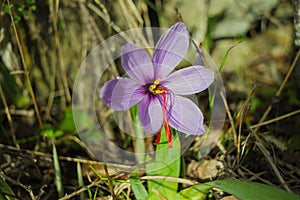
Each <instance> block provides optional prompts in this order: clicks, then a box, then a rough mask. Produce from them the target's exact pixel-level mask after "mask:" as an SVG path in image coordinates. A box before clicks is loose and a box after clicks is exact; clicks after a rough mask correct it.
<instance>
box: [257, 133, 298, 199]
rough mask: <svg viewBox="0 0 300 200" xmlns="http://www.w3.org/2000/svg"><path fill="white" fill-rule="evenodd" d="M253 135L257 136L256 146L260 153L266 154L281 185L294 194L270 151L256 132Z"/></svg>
mask: <svg viewBox="0 0 300 200" xmlns="http://www.w3.org/2000/svg"><path fill="white" fill-rule="evenodd" d="M252 134H253V135H254V136H255V138H256V142H255V144H256V145H257V146H258V148H259V149H260V151H261V152H262V153H263V154H264V156H265V157H266V159H267V161H268V162H269V164H270V166H271V168H272V169H273V171H274V173H275V175H276V176H277V178H278V180H279V182H280V183H281V185H282V186H283V187H284V189H285V190H286V191H288V192H290V193H292V191H291V189H290V188H289V186H288V185H287V183H286V182H285V180H284V179H283V177H282V176H281V174H280V172H279V170H278V169H277V167H276V164H275V163H274V161H273V159H272V157H271V155H270V153H269V151H268V150H267V149H266V148H265V147H264V145H263V144H262V141H261V140H260V138H259V137H258V135H257V134H256V133H255V132H252Z"/></svg>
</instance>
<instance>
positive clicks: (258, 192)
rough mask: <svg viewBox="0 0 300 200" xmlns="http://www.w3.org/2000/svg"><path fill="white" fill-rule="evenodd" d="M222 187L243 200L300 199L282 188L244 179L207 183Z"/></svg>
mask: <svg viewBox="0 0 300 200" xmlns="http://www.w3.org/2000/svg"><path fill="white" fill-rule="evenodd" d="M205 184H207V185H210V186H212V187H215V188H218V189H221V190H223V191H225V192H227V193H230V194H232V195H234V196H235V197H237V198H239V199H243V200H248V199H249V200H252V199H273V200H276V199H278V200H297V199H299V200H300V196H297V195H296V194H291V193H288V192H286V191H284V190H282V189H280V188H277V187H271V186H269V185H265V184H261V183H255V182H249V181H243V180H219V181H212V182H208V183H205Z"/></svg>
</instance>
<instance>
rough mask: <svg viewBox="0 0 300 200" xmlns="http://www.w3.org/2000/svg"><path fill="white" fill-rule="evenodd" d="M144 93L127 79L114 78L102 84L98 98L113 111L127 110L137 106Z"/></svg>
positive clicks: (137, 85)
mask: <svg viewBox="0 0 300 200" xmlns="http://www.w3.org/2000/svg"><path fill="white" fill-rule="evenodd" d="M144 96H145V93H144V92H143V91H142V86H141V85H140V84H138V83H137V82H135V81H133V80H131V79H129V78H116V79H113V80H110V81H108V82H106V83H105V84H104V86H103V87H102V88H101V91H100V98H101V99H102V100H103V101H104V103H105V104H106V105H107V106H108V107H110V108H112V109H113V110H119V111H121V110H128V109H129V108H131V107H132V106H134V105H135V104H137V103H138V102H139V101H140V100H141V99H142V98H143V97H144Z"/></svg>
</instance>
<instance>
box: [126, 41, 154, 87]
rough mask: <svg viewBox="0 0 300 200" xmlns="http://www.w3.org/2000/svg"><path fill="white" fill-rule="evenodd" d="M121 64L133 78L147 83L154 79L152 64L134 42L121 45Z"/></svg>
mask: <svg viewBox="0 0 300 200" xmlns="http://www.w3.org/2000/svg"><path fill="white" fill-rule="evenodd" d="M122 66H123V68H124V70H125V71H126V73H127V74H128V75H129V77H130V78H132V79H133V80H136V81H138V82H141V83H148V82H149V81H152V80H153V79H154V72H153V64H152V61H151V59H150V57H149V55H148V54H147V52H146V51H145V50H144V49H142V48H140V47H138V46H136V45H134V44H126V45H124V46H123V47H122Z"/></svg>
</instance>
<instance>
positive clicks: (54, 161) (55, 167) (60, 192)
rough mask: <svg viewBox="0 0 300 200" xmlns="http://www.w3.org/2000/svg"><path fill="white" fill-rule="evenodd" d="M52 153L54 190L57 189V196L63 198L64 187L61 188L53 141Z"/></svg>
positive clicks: (59, 171) (57, 160)
mask: <svg viewBox="0 0 300 200" xmlns="http://www.w3.org/2000/svg"><path fill="white" fill-rule="evenodd" d="M52 153H53V163H54V170H55V183H56V189H57V193H58V196H59V197H63V196H64V193H65V192H64V187H63V183H62V177H61V170H60V165H59V159H58V155H57V151H56V147H55V144H54V141H53V142H52Z"/></svg>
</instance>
